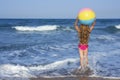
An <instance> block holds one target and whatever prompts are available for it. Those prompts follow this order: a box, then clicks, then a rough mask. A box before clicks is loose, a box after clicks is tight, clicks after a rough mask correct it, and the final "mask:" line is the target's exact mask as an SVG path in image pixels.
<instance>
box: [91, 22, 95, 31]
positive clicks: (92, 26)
mask: <svg viewBox="0 0 120 80" xmlns="http://www.w3.org/2000/svg"><path fill="white" fill-rule="evenodd" d="M95 24H96V20H95V21H94V22H93V24H92V26H91V27H90V32H91V31H92V30H93V28H94V26H95Z"/></svg>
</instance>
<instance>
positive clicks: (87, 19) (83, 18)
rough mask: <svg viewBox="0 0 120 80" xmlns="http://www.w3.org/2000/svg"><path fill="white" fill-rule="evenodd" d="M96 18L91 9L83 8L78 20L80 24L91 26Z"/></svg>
mask: <svg viewBox="0 0 120 80" xmlns="http://www.w3.org/2000/svg"><path fill="white" fill-rule="evenodd" d="M95 17H96V15H95V12H94V11H93V10H92V9H90V8H83V9H82V10H80V12H79V13H78V19H79V20H80V23H81V24H84V25H91V24H92V23H93V22H94V20H95Z"/></svg>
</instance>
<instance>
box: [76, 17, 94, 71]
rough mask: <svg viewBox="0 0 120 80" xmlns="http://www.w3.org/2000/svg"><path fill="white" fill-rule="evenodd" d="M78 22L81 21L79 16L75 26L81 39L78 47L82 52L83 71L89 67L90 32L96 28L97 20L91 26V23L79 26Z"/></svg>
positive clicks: (80, 52)
mask: <svg viewBox="0 0 120 80" xmlns="http://www.w3.org/2000/svg"><path fill="white" fill-rule="evenodd" d="M78 22H79V19H78V17H77V18H76V21H75V24H74V27H75V29H76V31H77V32H78V36H79V40H80V41H79V44H78V49H79V54H80V65H81V69H80V70H82V71H83V70H85V69H86V68H88V41H89V36H90V33H91V31H92V30H93V28H94V25H95V21H94V22H93V24H92V25H91V27H89V25H84V24H80V27H79V26H78Z"/></svg>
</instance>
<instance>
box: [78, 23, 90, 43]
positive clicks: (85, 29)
mask: <svg viewBox="0 0 120 80" xmlns="http://www.w3.org/2000/svg"><path fill="white" fill-rule="evenodd" d="M79 29H80V31H79V32H78V35H79V38H80V44H88V41H89V34H90V28H89V26H87V25H83V24H81V25H80V28H79Z"/></svg>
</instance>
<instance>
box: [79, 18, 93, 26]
mask: <svg viewBox="0 0 120 80" xmlns="http://www.w3.org/2000/svg"><path fill="white" fill-rule="evenodd" d="M94 20H95V19H90V20H80V23H81V24H84V25H92V23H93V22H94Z"/></svg>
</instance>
